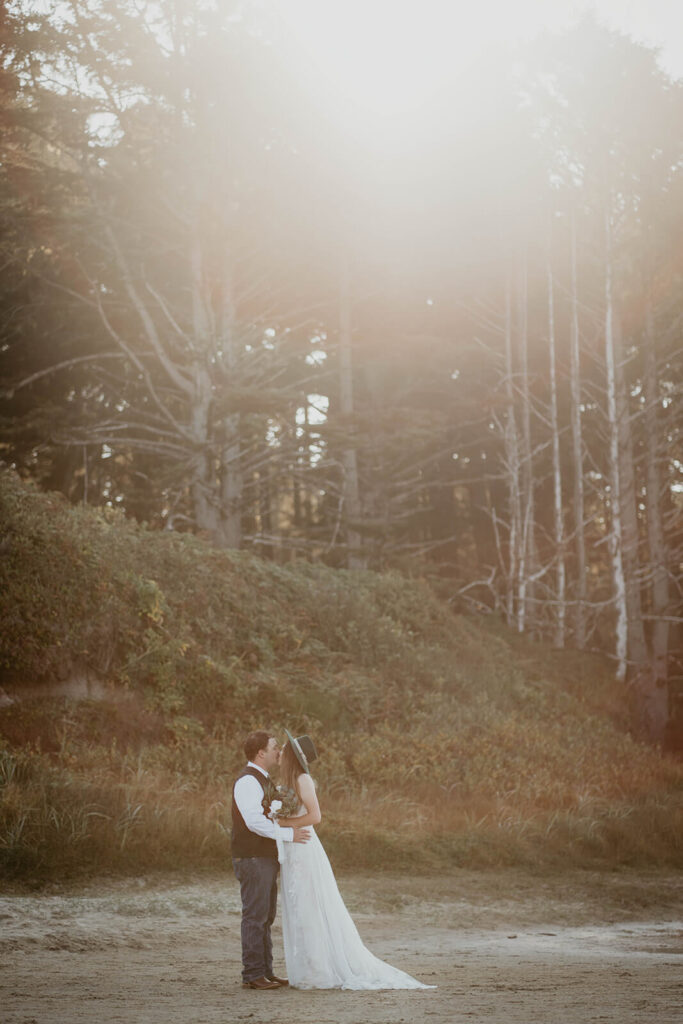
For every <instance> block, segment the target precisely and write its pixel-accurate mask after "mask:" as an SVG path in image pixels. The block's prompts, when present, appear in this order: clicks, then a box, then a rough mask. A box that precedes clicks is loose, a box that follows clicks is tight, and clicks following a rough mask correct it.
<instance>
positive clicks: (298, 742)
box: [285, 729, 318, 774]
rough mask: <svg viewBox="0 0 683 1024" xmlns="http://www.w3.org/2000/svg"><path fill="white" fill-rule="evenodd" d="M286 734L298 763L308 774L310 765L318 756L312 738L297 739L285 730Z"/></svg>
mask: <svg viewBox="0 0 683 1024" xmlns="http://www.w3.org/2000/svg"><path fill="white" fill-rule="evenodd" d="M285 732H286V733H287V739H288V740H289V742H290V743H291V746H292V750H293V751H294V753H295V754H296V759H297V761H298V762H299V764H300V765H301V767H302V768H303V770H304V771H305V772H308V765H309V763H310V762H311V761H315V760H316V758H317V756H318V751H317V750H316V749H315V743H314V742H313V740H312V739H311V737H310V736H299V737H297V738H296V739H295V738H294V737H293V736H292V734H291V732H289V731H288V730H287V729H285ZM309 774H310V773H309Z"/></svg>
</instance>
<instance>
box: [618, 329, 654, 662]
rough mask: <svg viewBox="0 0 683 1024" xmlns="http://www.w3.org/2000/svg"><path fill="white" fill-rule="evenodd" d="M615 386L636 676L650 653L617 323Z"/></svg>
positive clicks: (624, 553) (632, 657)
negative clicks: (646, 631)
mask: <svg viewBox="0 0 683 1024" xmlns="http://www.w3.org/2000/svg"><path fill="white" fill-rule="evenodd" d="M614 355H615V384H616V398H617V418H618V421H619V459H620V466H619V485H620V498H621V531H622V542H623V548H622V560H623V565H624V580H625V583H626V612H627V615H628V655H629V662H630V663H631V665H632V666H633V668H634V671H635V673H636V677H637V678H638V679H641V678H642V677H643V675H647V672H648V661H649V658H648V651H647V644H646V642H645V628H644V624H643V609H642V602H641V593H640V575H641V574H640V551H639V547H640V537H639V533H640V531H639V528H638V515H637V509H638V495H637V487H636V475H635V468H634V458H633V436H632V431H631V416H630V409H629V402H628V385H627V383H626V381H625V379H624V366H623V345H622V341H621V324H620V323H619V321H618V319H616V318H615V322H614Z"/></svg>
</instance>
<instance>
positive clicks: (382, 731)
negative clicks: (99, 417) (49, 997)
mask: <svg viewBox="0 0 683 1024" xmlns="http://www.w3.org/2000/svg"><path fill="white" fill-rule="evenodd" d="M0 523H1V529H2V535H1V539H0V622H1V623H2V627H1V628H2V634H1V640H0V684H1V685H2V687H3V688H4V696H2V706H0V872H1V873H2V875H3V876H4V877H5V878H6V879H11V880H14V881H15V882H20V883H22V884H24V883H25V884H36V885H39V884H42V883H43V882H44V881H46V880H49V879H51V878H56V877H59V878H64V877H70V876H78V875H83V874H94V873H98V872H131V873H132V872H143V871H151V870H157V869H164V870H165V869H171V868H172V869H179V868H180V869H187V870H193V871H194V870H200V869H211V870H215V869H220V868H223V867H226V868H227V867H228V866H229V863H230V852H229V838H228V836H227V833H226V830H225V826H226V824H228V817H229V800H230V788H231V781H232V778H233V776H234V774H235V773H236V771H237V770H238V769H239V767H240V765H241V763H242V754H241V749H240V748H241V743H242V739H243V737H244V735H246V733H248V732H249V731H251V730H252V729H253V728H258V727H265V728H268V729H272V730H274V731H275V733H276V734H277V735H281V734H282V731H283V728H284V727H285V726H286V727H287V728H289V729H290V730H292V731H294V732H295V733H299V734H300V733H302V732H308V733H310V734H311V735H312V736H313V738H314V739H315V741H316V744H317V746H318V750H319V753H320V758H319V761H318V762H317V763H316V765H315V772H314V774H315V777H316V779H317V781H318V785H319V791H320V798H321V804H322V807H323V822H322V825H321V826H320V834H321V837H322V839H323V841H324V843H325V845H326V847H327V849H328V851H329V853H330V856H331V859H332V860H333V863H334V864H335V866H336V867H340V868H363V869H372V868H375V867H377V868H379V867H380V866H381V867H382V868H383V869H387V868H388V869H394V868H395V869H401V870H405V869H407V868H410V869H411V870H417V871H432V870H444V869H445V868H447V867H448V866H449V865H467V866H481V867H486V866H495V865H502V864H528V865H531V866H535V867H549V868H552V867H556V866H557V867H559V866H567V865H569V864H573V865H575V866H577V865H586V866H591V867H595V866H596V865H602V866H605V867H610V868H615V867H619V866H624V865H649V866H655V865H661V866H674V865H678V866H681V865H683V810H682V805H683V800H682V799H681V797H682V795H683V766H682V765H681V763H680V762H678V761H675V760H674V759H673V758H670V757H667V756H665V755H663V754H661V753H660V752H659V751H657V750H655V749H652V748H650V747H648V746H646V745H644V744H642V743H639V742H638V741H636V740H635V739H634V738H633V737H632V736H631V735H630V731H629V711H628V707H627V701H626V698H625V695H624V691H623V689H622V688H621V687H619V686H618V685H617V684H616V683H615V682H614V681H613V679H612V676H611V672H610V666H609V665H608V664H607V663H606V662H605V661H603V660H601V659H599V658H597V657H595V656H588V655H580V654H578V653H576V652H569V651H563V652H558V651H554V650H550V649H548V648H543V647H539V646H535V645H532V644H531V643H529V642H527V641H524V640H523V639H521V638H519V637H517V636H513V635H511V634H510V633H508V632H507V631H506V630H505V629H504V627H503V626H502V625H501V624H500V623H498V622H496V621H494V620H492V619H486V620H483V619H479V618H470V617H463V616H458V615H454V614H453V612H452V610H451V608H450V607H449V606H448V605H447V604H445V603H443V602H441V601H440V600H439V599H438V598H437V597H436V596H435V595H434V593H433V592H432V590H431V589H430V587H429V586H428V584H427V583H426V582H424V581H421V580H419V579H408V578H406V577H403V576H400V575H397V574H387V575H377V574H373V573H369V572H368V573H352V572H346V571H340V570H332V569H328V568H326V567H324V566H320V565H311V564H307V563H297V564H296V565H293V566H291V567H283V566H280V565H277V564H275V563H273V562H268V561H264V560H262V559H259V558H258V557H255V556H253V555H250V554H247V553H244V552H238V551H225V550H217V549H215V548H213V547H211V546H209V545H208V544H207V543H205V542H203V541H202V540H201V539H198V538H196V537H193V536H190V535H183V534H175V533H161V532H157V531H153V530H148V529H146V528H144V527H141V526H138V525H136V524H134V523H132V522H130V521H129V520H126V519H125V518H124V517H123V516H122V515H121V514H119V513H118V512H117V511H116V510H112V509H101V510H95V509H92V508H87V507H78V508H74V507H72V506H70V505H68V504H67V503H66V502H65V501H64V500H63V499H62V498H61V497H59V496H58V495H54V494H43V493H40V492H39V491H37V490H36V489H34V488H33V487H30V486H26V485H24V484H23V483H21V482H20V481H19V480H18V479H17V477H16V476H15V475H14V474H12V473H11V472H9V471H4V472H3V473H2V474H0ZM88 688H89V689H88ZM77 692H80V693H81V694H84V693H89V694H90V696H87V695H86V696H83V695H81V696H80V697H76V696H73V695H72V696H69V695H68V694H69V693H77Z"/></svg>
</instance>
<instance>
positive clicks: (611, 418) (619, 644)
mask: <svg viewBox="0 0 683 1024" xmlns="http://www.w3.org/2000/svg"><path fill="white" fill-rule="evenodd" d="M610 218H611V212H610V210H609V209H608V210H607V212H606V213H605V243H606V244H605V363H606V367H607V420H608V427H609V478H610V513H611V516H610V519H611V521H610V532H609V551H610V557H611V560H612V587H613V592H614V608H615V612H616V625H615V649H616V651H615V652H616V657H617V673H616V675H617V679H619V680H620V681H622V682H623V681H624V680H625V679H626V667H627V663H626V659H627V656H628V612H627V607H626V580H625V576H624V563H623V547H624V544H623V536H622V508H621V475H620V465H621V459H620V453H619V413H618V406H617V386H616V365H615V345H614V296H613V293H612V289H613V282H612V273H613V269H612V230H611V222H610Z"/></svg>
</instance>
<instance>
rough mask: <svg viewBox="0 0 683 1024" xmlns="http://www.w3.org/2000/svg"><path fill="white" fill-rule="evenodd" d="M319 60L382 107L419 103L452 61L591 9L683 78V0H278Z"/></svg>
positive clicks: (341, 83) (461, 62)
mask: <svg viewBox="0 0 683 1024" xmlns="http://www.w3.org/2000/svg"><path fill="white" fill-rule="evenodd" d="M276 6H277V7H278V9H279V12H280V16H281V18H282V19H283V20H284V21H285V22H287V24H288V28H289V31H291V32H292V33H293V34H294V35H295V37H297V39H298V42H299V45H300V46H301V48H302V50H303V51H304V53H307V54H308V55H309V56H310V60H311V65H312V68H315V69H316V72H317V73H318V74H322V75H323V76H324V77H325V78H327V79H329V80H330V82H332V83H333V84H334V85H336V86H337V87H339V88H341V89H342V90H343V92H345V93H346V95H347V96H349V97H350V98H351V99H353V100H356V101H358V102H360V103H362V104H363V105H365V106H367V107H370V108H373V109H375V110H377V111H380V112H382V111H386V112H395V111H397V110H401V109H404V108H405V107H406V106H410V105H411V104H412V103H415V102H417V103H419V101H420V99H422V98H423V97H424V96H425V95H427V94H429V93H430V92H431V91H432V90H433V89H435V88H438V84H439V79H440V77H446V76H447V74H452V70H453V67H454V66H456V67H462V68H463V69H465V68H466V67H467V65H468V64H469V63H471V62H472V61H474V60H476V58H477V57H478V55H479V54H480V53H481V52H482V51H484V50H486V51H489V52H490V51H491V50H492V48H495V47H506V46H508V45H510V44H514V43H515V42H517V41H522V40H525V39H529V38H532V37H533V36H535V35H536V34H537V33H538V32H539V31H541V30H542V29H544V28H546V29H550V30H556V29H562V28H564V27H566V26H568V25H570V24H571V23H572V22H573V21H575V20H576V18H577V17H578V16H579V15H580V14H581V12H582V11H585V10H586V9H588V10H592V11H594V12H595V13H596V14H597V16H598V18H599V19H600V20H601V21H604V22H605V23H607V24H608V25H609V26H610V27H613V28H617V29H619V30H620V31H622V32H625V33H626V34H628V35H631V36H632V37H633V38H634V39H636V40H638V41H640V42H644V43H647V44H648V45H650V46H656V47H661V49H662V53H661V64H662V67H663V68H664V69H665V70H666V71H667V72H668V73H669V74H671V75H673V76H674V77H683V0H466V2H463V0H280V2H278V3H277V5H276Z"/></svg>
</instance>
